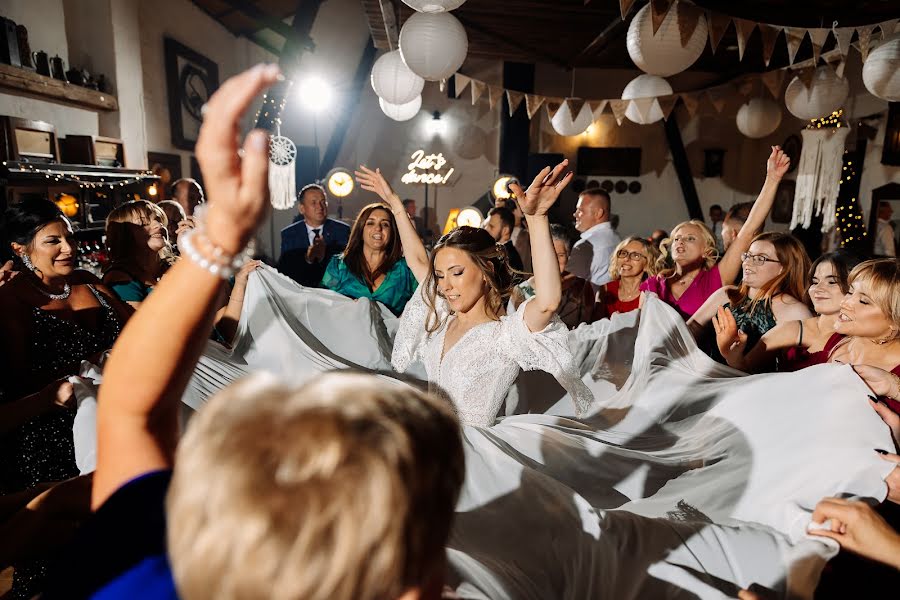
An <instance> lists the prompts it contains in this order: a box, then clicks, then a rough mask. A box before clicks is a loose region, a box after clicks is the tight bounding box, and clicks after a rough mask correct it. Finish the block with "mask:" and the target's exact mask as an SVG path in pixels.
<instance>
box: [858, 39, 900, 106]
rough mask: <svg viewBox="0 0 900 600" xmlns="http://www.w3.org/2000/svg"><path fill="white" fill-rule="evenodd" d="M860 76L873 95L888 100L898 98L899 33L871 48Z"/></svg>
mask: <svg viewBox="0 0 900 600" xmlns="http://www.w3.org/2000/svg"><path fill="white" fill-rule="evenodd" d="M862 78H863V83H864V84H865V86H866V89H867V90H869V93H871V94H872V95H873V96H876V97H878V98H881V99H882V100H887V101H888V102H897V101H898V100H900V34H896V35H893V36H891V37H889V38H887V39H885V41H884V42H883V43H882V44H881V45H880V46H878V47H877V48H875V49H874V50H872V52H871V53H870V54H869V58H868V59H866V62H865V64H863V70H862Z"/></svg>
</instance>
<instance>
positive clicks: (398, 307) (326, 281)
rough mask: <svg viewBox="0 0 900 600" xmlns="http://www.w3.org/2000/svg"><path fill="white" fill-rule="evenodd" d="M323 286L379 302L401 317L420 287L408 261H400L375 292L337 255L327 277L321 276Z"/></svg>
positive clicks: (326, 270)
mask: <svg viewBox="0 0 900 600" xmlns="http://www.w3.org/2000/svg"><path fill="white" fill-rule="evenodd" d="M322 285H323V286H325V287H327V288H328V289H330V290H334V291H335V292H338V293H339V294H343V295H345V296H347V297H348V298H354V299H355V298H371V299H372V300H377V301H378V302H381V303H382V304H384V305H385V306H387V307H388V309H390V311H391V312H392V313H394V314H395V315H397V316H398V317H399V316H400V315H401V314H402V313H403V308H404V307H405V306H406V303H407V302H409V299H410V298H412V295H413V292H415V291H416V288H417V287H418V285H419V284H418V282H417V281H416V278H415V276H414V275H413V273H412V271H411V270H410V269H409V266H407V264H406V259H405V258H401V259H400V260H398V261H397V262H396V263H394V266H393V267H391V270H390V271H388V272H387V274H386V275H385V277H384V281H382V282H381V285H379V286H378V289H376V290H375V291H374V292H373V291H372V290H370V289H369V286H367V285H366V282H365V281H363V280H362V279H360V278H359V277H357V276H356V275H354V274H353V273H351V272H350V269H348V268H347V264H346V263H345V262H344V257H343V256H340V255H338V256H332V257H331V260H330V261H329V262H328V267H327V268H326V269H325V275H324V276H323V277H322Z"/></svg>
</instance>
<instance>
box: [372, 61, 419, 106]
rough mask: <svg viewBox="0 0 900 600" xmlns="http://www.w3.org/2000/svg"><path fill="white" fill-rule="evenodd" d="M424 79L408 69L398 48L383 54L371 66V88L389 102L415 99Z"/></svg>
mask: <svg viewBox="0 0 900 600" xmlns="http://www.w3.org/2000/svg"><path fill="white" fill-rule="evenodd" d="M424 87H425V80H424V79H422V78H421V77H419V76H418V75H416V74H415V73H413V72H412V71H410V70H409V67H407V66H406V63H405V62H403V57H402V56H400V51H399V50H394V51H393V52H388V53H387V54H383V55H382V56H381V57H379V58H378V60H376V61H375V66H373V67H372V89H373V90H375V93H376V94H378V97H379V98H383V99H384V100H385V101H386V102H389V103H391V104H406V103H407V102H412V101H413V100H415V99H416V96H418V95H420V94H421V93H422V89H423V88H424Z"/></svg>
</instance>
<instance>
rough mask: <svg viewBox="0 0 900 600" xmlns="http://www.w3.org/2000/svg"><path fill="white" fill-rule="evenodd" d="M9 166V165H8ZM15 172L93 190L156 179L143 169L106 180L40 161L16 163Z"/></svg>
mask: <svg viewBox="0 0 900 600" xmlns="http://www.w3.org/2000/svg"><path fill="white" fill-rule="evenodd" d="M2 164H3V166H4V167H7V164H6V161H3V163H2ZM8 168H10V167H8ZM14 170H15V171H16V172H17V173H34V174H39V175H43V176H44V178H45V179H46V180H47V182H48V183H51V184H52V183H74V184H76V185H77V186H78V187H79V188H81V189H85V190H93V189H113V188H117V187H127V186H129V185H134V184H136V183H142V182H143V181H144V180H145V179H148V178H149V179H153V180H154V181H155V180H158V179H159V177H157V175H156V173H154V172H153V171H143V172H141V173H139V174H137V175H135V176H134V177H129V178H127V179H113V180H112V181H106V178H105V177H99V178H96V179H94V178H91V175H90V174H89V173H85V174H84V175H85V176H84V177H81V176H79V175H76V174H74V173H68V172H63V171H57V170H55V169H54V168H53V166H52V165H47V168H40V163H38V164H37V165H35V164H31V163H17V164H16V168H15V169H14Z"/></svg>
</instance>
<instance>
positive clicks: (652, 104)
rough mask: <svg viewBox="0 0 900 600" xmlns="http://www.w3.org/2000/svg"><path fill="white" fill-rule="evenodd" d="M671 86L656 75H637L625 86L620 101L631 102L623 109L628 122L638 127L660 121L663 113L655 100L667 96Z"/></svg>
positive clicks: (670, 91)
mask: <svg viewBox="0 0 900 600" xmlns="http://www.w3.org/2000/svg"><path fill="white" fill-rule="evenodd" d="M671 93H672V86H671V85H669V82H668V81H666V80H665V79H663V78H662V77H657V76H656V75H638V76H637V77H635V78H634V79H632V80H631V81H630V82H628V85H626V86H625V90H624V91H623V92H622V100H631V102H630V103H629V104H628V108H626V109H625V116H626V117H627V118H628V120H630V121H632V122H634V123H637V124H638V125H649V124H650V123H656V122H657V121H660V120H662V118H663V111H662V108H661V107H660V105H659V103H658V102H657V101H656V98H657V97H659V96H669V95H670V94H671Z"/></svg>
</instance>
